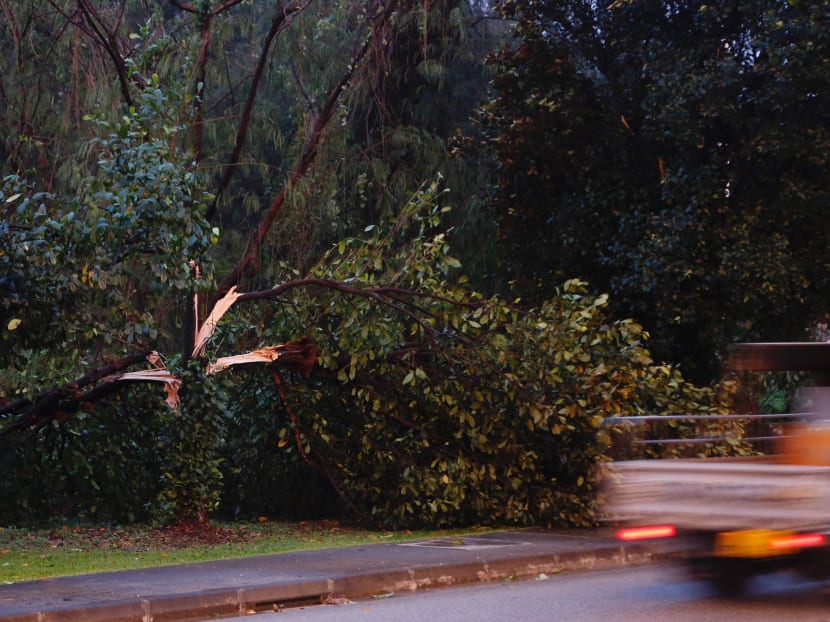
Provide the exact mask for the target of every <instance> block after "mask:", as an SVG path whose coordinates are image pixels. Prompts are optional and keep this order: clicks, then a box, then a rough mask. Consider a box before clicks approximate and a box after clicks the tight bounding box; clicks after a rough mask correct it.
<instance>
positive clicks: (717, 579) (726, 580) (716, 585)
mask: <svg viewBox="0 0 830 622" xmlns="http://www.w3.org/2000/svg"><path fill="white" fill-rule="evenodd" d="M688 567H689V571H690V575H691V577H692V578H694V579H699V580H703V581H706V582H707V583H708V584H709V585H710V586H711V587H712V588H713V589H714V591H715V592H716V593H717V594H718V596H722V597H726V598H734V597H735V596H740V595H741V594H743V593H744V591H745V590H746V585H747V583H748V582H749V579H750V578H751V577H752V572H751V569H750V567H749V565H748V564H747V563H746V562H745V561H744V560H737V559H728V558H721V557H697V558H691V559H689V560H688Z"/></svg>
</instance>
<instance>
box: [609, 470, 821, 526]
mask: <svg viewBox="0 0 830 622" xmlns="http://www.w3.org/2000/svg"><path fill="white" fill-rule="evenodd" d="M604 469H605V475H604V479H603V482H604V485H603V487H602V493H601V496H600V501H601V509H602V514H603V518H604V519H605V520H608V521H613V522H621V523H626V522H628V523H631V522H637V523H641V524H642V523H670V524H673V525H675V526H676V527H678V528H681V529H694V530H707V531H708V530H711V531H728V530H737V529H752V528H764V529H793V530H803V529H815V528H821V527H826V526H827V525H830V466H804V465H793V464H782V463H781V462H780V461H779V460H776V459H775V458H760V459H759V458H732V459H725V460H722V459H712V458H702V459H683V460H632V461H624V462H614V463H608V464H607V465H604Z"/></svg>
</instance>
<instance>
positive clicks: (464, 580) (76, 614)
mask: <svg viewBox="0 0 830 622" xmlns="http://www.w3.org/2000/svg"><path fill="white" fill-rule="evenodd" d="M673 556H676V553H674V552H672V551H666V550H661V549H652V548H650V547H648V546H645V545H639V546H631V545H626V546H625V547H623V546H606V547H604V548H602V549H599V550H593V551H579V552H572V553H565V554H553V555H551V554H537V555H533V554H531V555H528V556H523V557H521V558H518V559H494V560H492V561H489V562H484V561H480V562H475V563H472V562H464V563H448V564H436V565H434V566H428V567H417V568H390V569H388V570H385V571H374V572H371V571H370V572H364V573H354V574H348V575H343V576H334V577H332V578H329V579H322V580H321V579H313V580H305V581H297V582H293V583H287V584H286V583H279V584H267V583H266V584H261V585H250V586H246V587H240V588H217V589H214V590H203V591H198V592H193V593H187V594H176V595H160V596H148V597H143V598H136V599H130V600H120V601H111V602H105V603H95V604H91V605H88V606H85V607H83V608H77V607H74V608H73V607H70V606H67V607H65V608H62V607H60V606H57V607H53V608H50V609H48V610H45V611H32V612H27V613H25V614H19V615H13V616H3V615H2V612H0V622H182V621H185V620H197V619H208V618H211V617H215V616H222V615H241V614H245V613H252V612H255V611H270V610H279V609H282V608H285V607H293V606H301V605H311V604H320V603H325V602H338V601H340V600H345V599H361V598H369V597H373V596H374V597H380V596H388V595H392V594H396V593H403V592H414V591H417V590H423V589H432V588H438V587H446V586H451V585H463V584H472V583H482V582H496V581H508V580H513V579H516V580H518V579H528V578H545V577H550V576H553V575H556V574H559V573H561V572H566V571H572V570H586V569H601V568H610V567H616V566H625V565H638V564H643V563H648V562H651V561H657V560H660V559H665V558H667V557H673Z"/></svg>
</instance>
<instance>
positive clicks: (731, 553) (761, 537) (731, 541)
mask: <svg viewBox="0 0 830 622" xmlns="http://www.w3.org/2000/svg"><path fill="white" fill-rule="evenodd" d="M789 535H792V532H791V531H775V530H772V529H745V530H742V531H725V532H723V533H719V534H718V535H717V538H715V555H717V556H718V557H747V558H758V557H773V556H775V555H786V554H787V553H789V552H792V551H787V550H780V549H777V548H775V547H772V546H770V544H771V543H772V541H773V540H775V539H777V538H781V537H785V536H789Z"/></svg>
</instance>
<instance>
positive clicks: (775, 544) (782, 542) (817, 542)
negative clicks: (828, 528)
mask: <svg viewBox="0 0 830 622" xmlns="http://www.w3.org/2000/svg"><path fill="white" fill-rule="evenodd" d="M825 544H827V538H826V537H825V536H824V535H822V534H820V533H800V534H794V535H789V536H780V537H778V538H773V539H772V540H770V541H769V544H768V546H769V548H770V549H772V550H774V551H784V550H788V549H807V548H810V547H814V546H824V545H825Z"/></svg>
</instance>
